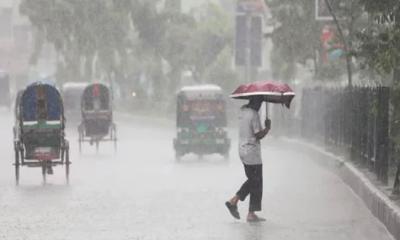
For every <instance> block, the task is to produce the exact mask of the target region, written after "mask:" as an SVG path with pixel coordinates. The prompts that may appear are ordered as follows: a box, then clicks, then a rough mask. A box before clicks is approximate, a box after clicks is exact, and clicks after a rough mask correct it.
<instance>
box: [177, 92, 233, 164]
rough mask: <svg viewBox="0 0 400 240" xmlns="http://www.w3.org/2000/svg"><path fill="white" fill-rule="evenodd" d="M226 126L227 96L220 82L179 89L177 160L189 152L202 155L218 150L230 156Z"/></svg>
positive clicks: (223, 154)
mask: <svg viewBox="0 0 400 240" xmlns="http://www.w3.org/2000/svg"><path fill="white" fill-rule="evenodd" d="M226 127H227V117H226V100H225V95H224V94H223V91H222V89H221V88H220V87H219V86H216V85H200V86H188V87H183V88H182V89H181V90H180V91H179V92H178V93H177V111H176V128H177V135H176V138H175V139H174V148H175V153H176V160H177V161H179V160H180V159H181V157H182V156H184V155H186V154H189V153H193V154H196V155H198V156H199V157H200V158H201V157H202V156H203V155H207V154H214V153H217V154H221V155H222V156H224V157H225V159H228V158H229V149H230V139H229V138H228V134H227V130H226Z"/></svg>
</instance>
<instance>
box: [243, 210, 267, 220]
mask: <svg viewBox="0 0 400 240" xmlns="http://www.w3.org/2000/svg"><path fill="white" fill-rule="evenodd" d="M265 221H266V219H265V218H262V217H259V216H257V215H256V214H255V213H254V212H249V214H248V215H247V222H265Z"/></svg>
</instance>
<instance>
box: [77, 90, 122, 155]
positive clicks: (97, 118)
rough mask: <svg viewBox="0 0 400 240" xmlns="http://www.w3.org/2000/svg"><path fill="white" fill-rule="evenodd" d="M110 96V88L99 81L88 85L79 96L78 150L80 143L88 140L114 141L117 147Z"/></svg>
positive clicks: (96, 142)
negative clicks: (80, 119) (80, 120)
mask: <svg viewBox="0 0 400 240" xmlns="http://www.w3.org/2000/svg"><path fill="white" fill-rule="evenodd" d="M111 100H112V97H111V93H110V89H109V88H108V87H107V86H106V85H104V84H101V83H94V84H91V85H88V86H87V87H86V88H85V90H84V91H83V94H82V97H81V115H82V117H81V118H82V122H81V124H80V125H79V127H78V133H79V151H82V143H84V142H89V143H90V145H93V144H95V145H96V151H98V150H99V144H100V142H102V141H111V142H113V143H114V151H115V150H116V148H117V127H116V125H115V123H114V122H113V109H112V101H111Z"/></svg>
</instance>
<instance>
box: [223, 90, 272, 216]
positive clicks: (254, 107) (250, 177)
mask: <svg viewBox="0 0 400 240" xmlns="http://www.w3.org/2000/svg"><path fill="white" fill-rule="evenodd" d="M262 102H263V98H262V97H260V96H254V97H252V98H251V99H250V101H249V103H248V104H247V105H244V106H243V107H242V108H241V111H240V119H239V120H240V125H239V127H240V129H239V156H240V159H241V161H242V163H243V165H244V170H245V173H246V176H247V181H246V182H245V183H243V185H242V187H241V188H240V190H239V191H238V192H237V193H236V194H235V196H233V197H232V198H231V199H230V200H229V201H227V202H226V203H225V205H226V207H227V208H228V210H229V212H230V213H231V214H232V216H233V217H234V218H236V219H240V215H239V212H238V208H237V204H238V202H239V200H240V201H244V200H245V199H246V197H247V196H248V195H250V204H249V205H250V206H249V213H248V215H247V221H248V222H260V221H265V219H264V218H261V217H258V216H257V215H256V214H255V212H257V211H261V200H262V192H263V176H262V160H261V145H260V140H261V139H263V138H264V137H265V136H266V135H267V134H268V132H269V130H270V128H271V120H269V119H267V120H265V128H264V129H262V127H261V122H260V116H259V114H258V111H259V110H260V108H261V105H262Z"/></svg>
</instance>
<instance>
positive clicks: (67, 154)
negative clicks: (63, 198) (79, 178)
mask: <svg viewBox="0 0 400 240" xmlns="http://www.w3.org/2000/svg"><path fill="white" fill-rule="evenodd" d="M70 164H71V162H70V161H69V148H67V149H66V150H65V178H66V180H67V184H68V183H69V165H70Z"/></svg>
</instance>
